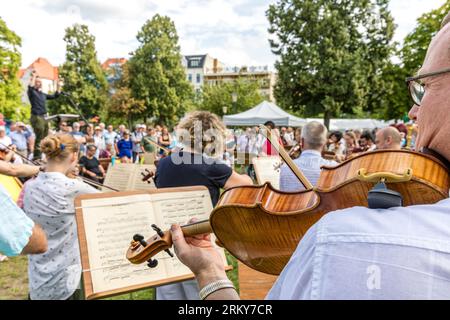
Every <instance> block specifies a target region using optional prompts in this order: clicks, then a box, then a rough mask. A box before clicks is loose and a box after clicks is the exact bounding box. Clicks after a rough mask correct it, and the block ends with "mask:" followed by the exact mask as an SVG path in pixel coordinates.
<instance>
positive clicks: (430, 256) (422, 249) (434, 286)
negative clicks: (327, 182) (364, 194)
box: [267, 199, 450, 300]
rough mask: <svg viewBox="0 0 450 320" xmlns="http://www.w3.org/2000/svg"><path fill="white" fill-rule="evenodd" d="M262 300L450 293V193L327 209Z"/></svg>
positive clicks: (415, 296)
mask: <svg viewBox="0 0 450 320" xmlns="http://www.w3.org/2000/svg"><path fill="white" fill-rule="evenodd" d="M267 299H287V300H290V299H313V300H315V299H360V300H365V299H378V300H381V299H450V199H446V200H443V201H441V202H439V203H436V204H434V205H422V206H411V207H399V208H391V209H387V210H383V209H378V210H374V209H368V208H363V207H355V208H351V209H346V210H340V211H336V212H332V213H329V214H327V215H325V216H324V217H323V218H322V219H321V220H319V222H317V223H316V224H315V225H314V226H313V227H312V228H311V229H309V231H308V232H307V233H306V235H305V236H304V237H303V239H302V240H301V241H300V244H299V245H298V247H297V249H296V251H295V252H294V254H293V255H292V257H291V259H290V261H289V263H288V264H287V265H286V267H285V268H284V270H283V272H282V273H281V275H280V277H279V278H278V279H277V281H276V283H275V285H274V286H273V288H272V289H271V291H270V292H269V294H268V296H267Z"/></svg>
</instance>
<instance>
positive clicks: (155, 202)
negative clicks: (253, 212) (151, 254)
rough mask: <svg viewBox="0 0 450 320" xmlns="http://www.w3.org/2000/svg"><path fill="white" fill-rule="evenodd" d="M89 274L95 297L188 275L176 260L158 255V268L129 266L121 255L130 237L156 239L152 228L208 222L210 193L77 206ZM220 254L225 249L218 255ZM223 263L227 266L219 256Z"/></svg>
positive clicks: (114, 199) (85, 202) (94, 201)
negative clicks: (151, 237)
mask: <svg viewBox="0 0 450 320" xmlns="http://www.w3.org/2000/svg"><path fill="white" fill-rule="evenodd" d="M81 207H82V215H83V221H84V230H85V231H84V232H85V235H86V242H87V248H88V259H89V265H90V267H89V270H84V272H86V271H90V273H91V278H92V286H93V291H94V293H96V292H105V291H111V290H117V289H120V288H125V287H130V286H134V285H139V284H143V283H149V282H153V281H164V280H165V279H170V278H174V277H179V276H190V275H192V274H191V271H190V270H189V269H188V268H187V267H186V266H184V265H183V264H182V263H181V262H180V261H179V260H178V259H177V258H176V257H174V258H170V257H169V256H168V255H167V254H166V253H165V252H162V253H159V254H158V255H157V256H156V257H155V258H156V259H158V262H159V263H158V266H157V267H156V268H154V269H150V268H148V267H147V265H145V264H143V265H133V264H131V263H130V262H129V261H128V260H127V259H126V258H125V253H126V251H127V249H128V246H129V244H130V241H131V238H132V236H133V235H134V234H136V233H139V234H142V235H144V236H146V237H150V236H151V235H153V234H154V231H153V230H152V229H151V225H152V224H156V225H158V226H159V227H160V228H161V229H163V230H167V229H169V227H170V225H172V224H173V223H178V224H185V223H186V222H188V221H189V220H190V219H191V218H192V217H196V218H199V219H206V218H207V217H208V216H209V214H210V212H211V211H212V204H211V200H210V196H209V192H208V190H206V189H205V190H199V191H197V190H195V191H181V192H167V193H151V191H150V192H149V193H145V194H138V195H131V196H119V197H111V198H97V199H86V200H82V201H81ZM222 253H223V250H222ZM223 258H224V262H225V261H226V259H225V256H224V255H223Z"/></svg>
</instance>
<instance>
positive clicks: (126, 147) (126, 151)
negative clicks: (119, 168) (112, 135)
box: [117, 131, 133, 163]
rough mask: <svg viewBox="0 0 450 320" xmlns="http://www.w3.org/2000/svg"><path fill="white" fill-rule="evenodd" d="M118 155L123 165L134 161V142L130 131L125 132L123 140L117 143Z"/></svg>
mask: <svg viewBox="0 0 450 320" xmlns="http://www.w3.org/2000/svg"><path fill="white" fill-rule="evenodd" d="M117 154H118V155H119V158H120V161H121V162H122V163H130V162H131V160H132V159H133V142H132V141H131V139H130V133H129V132H128V131H125V132H124V133H123V138H122V139H120V140H119V141H118V142H117Z"/></svg>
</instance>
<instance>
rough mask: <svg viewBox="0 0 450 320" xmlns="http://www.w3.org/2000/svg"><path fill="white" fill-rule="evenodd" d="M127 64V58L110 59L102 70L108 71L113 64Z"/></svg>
mask: <svg viewBox="0 0 450 320" xmlns="http://www.w3.org/2000/svg"><path fill="white" fill-rule="evenodd" d="M126 62H127V59H125V58H109V59H107V60H106V61H105V62H103V63H102V69H103V70H107V69H109V67H110V66H111V65H113V64H118V65H123V64H125V63H126Z"/></svg>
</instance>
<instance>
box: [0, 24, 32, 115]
mask: <svg viewBox="0 0 450 320" xmlns="http://www.w3.org/2000/svg"><path fill="white" fill-rule="evenodd" d="M21 44H22V40H21V39H20V37H19V36H18V35H17V34H16V33H14V32H13V31H12V30H10V29H8V27H7V25H6V23H5V21H3V20H2V19H1V18H0V112H1V113H3V114H4V116H5V117H6V118H11V119H14V120H23V119H25V118H28V117H29V110H26V109H25V106H24V104H23V103H22V101H21V93H22V86H21V84H20V81H19V79H18V78H17V74H18V72H19V68H20V65H21V55H20V52H19V47H20V46H21Z"/></svg>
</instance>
